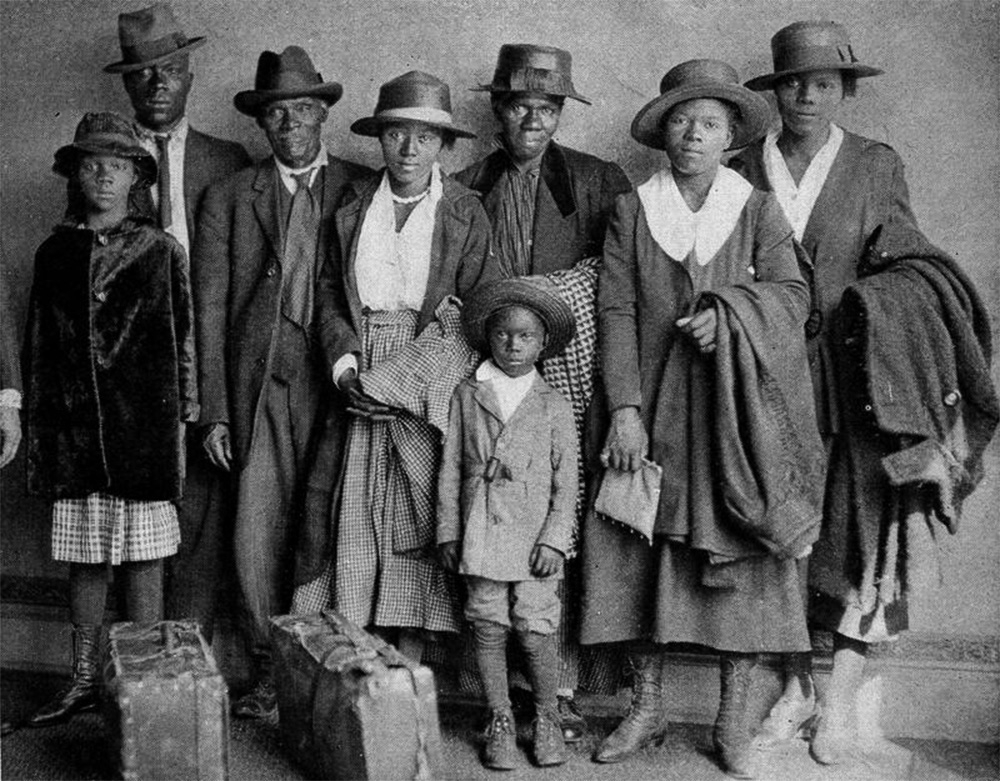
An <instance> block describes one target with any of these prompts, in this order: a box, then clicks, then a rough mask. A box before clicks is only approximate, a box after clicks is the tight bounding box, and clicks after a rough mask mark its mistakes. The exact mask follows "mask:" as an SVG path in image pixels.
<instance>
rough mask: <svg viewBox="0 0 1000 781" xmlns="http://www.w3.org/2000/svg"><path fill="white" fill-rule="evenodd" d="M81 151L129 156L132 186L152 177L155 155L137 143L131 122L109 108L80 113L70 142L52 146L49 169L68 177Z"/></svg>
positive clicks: (151, 180)
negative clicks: (133, 166)
mask: <svg viewBox="0 0 1000 781" xmlns="http://www.w3.org/2000/svg"><path fill="white" fill-rule="evenodd" d="M83 155H111V156H113V157H123V158H127V159H129V160H131V161H132V162H133V163H134V164H135V169H136V172H137V177H136V182H135V184H134V185H133V186H132V187H133V189H136V188H142V187H149V186H150V185H151V184H153V183H154V182H155V181H156V175H157V167H156V158H154V157H153V156H152V155H151V154H150V153H149V152H148V151H146V149H144V148H143V146H142V145H141V144H140V143H139V139H138V137H137V136H136V133H135V128H134V126H133V125H132V123H131V122H129V121H128V120H127V119H125V117H123V116H120V115H119V114H114V113H112V112H110V111H102V112H92V113H89V114H84V115H83V119H81V120H80V123H79V124H78V125H77V126H76V133H75V135H74V136H73V143H72V144H67V145H66V146H63V147H60V148H59V149H57V150H56V155H55V162H54V163H53V164H52V170H53V171H55V172H56V173H57V174H59V175H60V176H65V177H66V178H67V179H68V178H70V177H72V176H74V175H75V174H76V172H77V168H78V167H79V164H80V157H81V156H83Z"/></svg>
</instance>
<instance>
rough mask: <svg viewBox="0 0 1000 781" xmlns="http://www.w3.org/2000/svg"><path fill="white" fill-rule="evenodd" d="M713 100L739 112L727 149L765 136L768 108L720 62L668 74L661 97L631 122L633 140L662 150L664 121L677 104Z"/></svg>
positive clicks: (690, 65) (693, 63)
mask: <svg viewBox="0 0 1000 781" xmlns="http://www.w3.org/2000/svg"><path fill="white" fill-rule="evenodd" d="M695 98H715V99H716V100H724V101H726V102H728V103H732V104H733V105H735V106H736V107H737V108H738V109H739V111H740V119H739V121H738V122H737V123H736V130H735V133H734V134H733V143H732V144H731V145H730V146H729V148H730V149H739V148H740V147H742V146H746V145H747V144H749V143H750V142H751V141H753V140H755V139H757V138H760V137H761V136H762V135H764V134H765V133H766V132H767V128H768V126H769V125H770V123H771V108H770V106H768V104H767V101H766V100H764V98H763V97H762V96H760V95H758V94H756V93H754V92H751V91H750V90H748V89H747V88H746V87H744V86H742V85H741V84H740V78H739V74H738V73H737V72H736V69H735V68H733V66H731V65H729V64H728V63H725V62H722V60H688V61H687V62H682V63H681V64H680V65H676V66H674V67H673V68H671V69H670V70H668V71H667V73H666V75H665V76H664V77H663V79H662V80H661V81H660V96H659V97H658V98H653V100H651V101H649V103H647V104H646V105H645V106H643V107H642V108H641V109H639V113H638V114H636V115H635V119H633V120H632V138H634V139H635V140H636V141H638V142H639V143H640V144H645V145H646V146H648V147H652V148H653V149H663V148H664V141H663V118H664V117H665V116H666V115H667V112H668V111H670V109H672V108H673V107H674V106H676V105H677V104H678V103H683V102H684V101H686V100H694V99H695Z"/></svg>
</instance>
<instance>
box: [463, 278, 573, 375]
mask: <svg viewBox="0 0 1000 781" xmlns="http://www.w3.org/2000/svg"><path fill="white" fill-rule="evenodd" d="M509 306H520V307H524V308H525V309H529V310H531V311H532V312H534V313H535V314H536V315H538V316H539V317H540V318H541V320H542V322H543V323H545V330H546V333H547V334H548V343H547V344H546V345H545V349H544V350H542V353H541V355H540V356H539V358H540V359H544V358H550V357H552V356H553V355H558V354H559V353H561V352H562V351H563V350H564V349H566V345H567V344H569V343H570V341H571V340H572V339H573V337H574V336H575V335H576V320H575V319H574V317H573V310H572V308H571V307H570V305H569V304H568V303H566V301H565V300H564V299H563V298H562V297H561V296H560V295H559V292H558V290H557V288H556V286H555V284H554V283H553V282H551V281H550V280H548V279H546V278H545V277H540V276H533V277H512V278H509V279H498V280H494V281H493V282H487V283H486V284H484V285H480V286H479V287H478V288H476V291H475V292H474V293H473V294H472V295H471V296H470V297H469V298H468V299H467V300H466V301H465V303H464V305H463V306H462V330H463V332H464V333H465V338H466V340H467V341H468V342H469V344H470V345H471V346H472V348H473V349H474V350H477V351H479V352H480V353H482V354H483V355H489V354H490V339H489V334H488V333H487V332H486V325H487V323H488V322H489V319H490V317H492V316H493V315H494V314H496V313H497V312H499V311H500V310H501V309H505V308H507V307H509Z"/></svg>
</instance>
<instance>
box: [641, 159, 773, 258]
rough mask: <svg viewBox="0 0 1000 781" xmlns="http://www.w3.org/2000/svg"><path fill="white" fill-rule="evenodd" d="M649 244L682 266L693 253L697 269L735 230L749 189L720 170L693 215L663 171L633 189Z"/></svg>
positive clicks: (666, 170)
mask: <svg viewBox="0 0 1000 781" xmlns="http://www.w3.org/2000/svg"><path fill="white" fill-rule="evenodd" d="M637 192H638V194H639V201H640V203H641V204H642V208H643V210H644V211H645V212H646V223H647V224H648V225H649V231H650V233H651V234H652V235H653V240H654V241H656V243H657V244H659V245H660V248H661V249H662V250H663V251H664V252H665V253H667V255H668V256H669V257H671V258H673V259H674V260H676V261H679V262H683V261H684V260H685V259H686V258H687V257H688V255H689V254H691V253H692V252H693V253H694V260H695V262H696V263H697V264H698V265H699V266H704V265H707V264H708V262H709V261H711V260H712V258H713V257H715V254H716V253H717V252H718V251H719V248H720V247H722V245H723V244H724V243H725V241H726V239H728V238H729V236H730V234H732V232H733V228H735V227H736V223H737V222H738V221H739V219H740V215H741V214H742V213H743V207H744V206H746V202H747V200H748V199H749V198H750V193H752V192H753V187H752V186H751V185H750V183H749V182H748V181H747V180H746V179H744V178H743V177H742V176H740V175H739V174H738V173H736V172H735V171H731V170H729V169H728V168H723V167H720V168H719V170H718V173H716V175H715V181H714V182H712V187H711V189H710V190H709V191H708V197H706V198H705V203H703V204H702V206H701V208H700V209H699V210H698V211H696V212H693V211H691V209H690V208H689V207H688V205H687V202H686V201H685V200H684V196H683V195H681V192H680V190H678V189H677V183H676V182H675V181H674V176H673V171H672V169H670V168H664V169H663V170H661V171H657V172H656V173H655V174H653V175H652V176H651V177H650V178H649V180H648V181H646V182H645V183H643V184H641V185H639V187H638V188H637Z"/></svg>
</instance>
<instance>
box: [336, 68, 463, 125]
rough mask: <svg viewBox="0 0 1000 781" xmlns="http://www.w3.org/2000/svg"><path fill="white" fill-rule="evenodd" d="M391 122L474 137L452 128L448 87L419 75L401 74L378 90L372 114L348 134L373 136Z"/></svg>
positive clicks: (453, 123) (424, 75)
mask: <svg viewBox="0 0 1000 781" xmlns="http://www.w3.org/2000/svg"><path fill="white" fill-rule="evenodd" d="M394 122H420V123H422V124H424V125H430V126H431V127H436V128H438V129H439V130H446V131H448V132H449V133H453V134H454V135H456V136H459V137H460V138H475V137H476V134H475V133H473V132H472V131H470V130H466V129H465V128H461V127H458V126H457V125H456V124H455V120H454V119H453V118H452V115H451V90H449V89H448V85H447V84H445V83H444V82H443V81H441V79H439V78H437V77H436V76H432V75H431V74H429V73H423V72H422V71H410V72H409V73H404V74H403V75H402V76H397V77H396V78H394V79H392V80H390V81H387V82H386V83H385V84H383V85H382V86H381V87H379V90H378V103H376V105H375V113H374V114H373V115H372V116H370V117H364V118H363V119H359V120H357V121H356V122H355V123H354V124H353V125H351V132H352V133H357V134H358V135H359V136H377V135H378V134H379V132H380V131H381V129H382V128H383V127H384V126H385V125H389V124H392V123H394Z"/></svg>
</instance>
